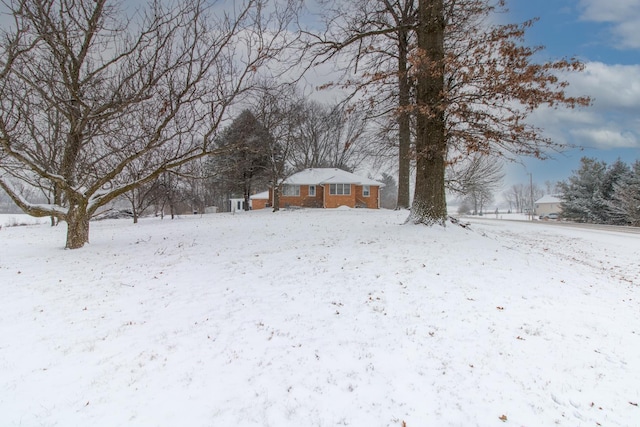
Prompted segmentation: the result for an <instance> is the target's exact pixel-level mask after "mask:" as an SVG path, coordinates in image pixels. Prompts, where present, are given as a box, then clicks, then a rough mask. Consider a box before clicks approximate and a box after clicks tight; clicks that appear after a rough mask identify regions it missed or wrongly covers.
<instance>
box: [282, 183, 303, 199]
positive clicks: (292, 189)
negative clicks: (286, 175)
mask: <svg viewBox="0 0 640 427" xmlns="http://www.w3.org/2000/svg"><path fill="white" fill-rule="evenodd" d="M282 195H283V196H298V197H299V196H300V186H299V185H285V186H284V187H282Z"/></svg>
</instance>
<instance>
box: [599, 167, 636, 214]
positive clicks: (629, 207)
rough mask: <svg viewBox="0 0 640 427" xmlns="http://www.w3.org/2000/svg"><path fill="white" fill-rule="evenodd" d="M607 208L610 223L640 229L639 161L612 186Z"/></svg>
mask: <svg viewBox="0 0 640 427" xmlns="http://www.w3.org/2000/svg"><path fill="white" fill-rule="evenodd" d="M607 206H608V211H609V218H610V221H611V223H613V224H620V225H632V226H634V227H640V160H636V161H635V163H634V164H633V166H632V167H631V168H630V169H629V171H628V173H627V174H624V175H623V176H621V178H620V179H619V180H618V181H616V182H615V183H614V184H613V193H612V195H611V199H610V200H609V201H608V204H607Z"/></svg>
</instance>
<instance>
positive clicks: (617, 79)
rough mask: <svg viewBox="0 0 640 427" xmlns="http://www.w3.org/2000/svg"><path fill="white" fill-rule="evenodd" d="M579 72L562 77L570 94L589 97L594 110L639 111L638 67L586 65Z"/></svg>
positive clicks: (639, 67)
mask: <svg viewBox="0 0 640 427" xmlns="http://www.w3.org/2000/svg"><path fill="white" fill-rule="evenodd" d="M585 65H586V68H585V71H584V72H582V73H570V74H565V75H563V76H562V77H563V78H564V79H566V80H567V81H569V83H570V85H569V89H568V92H569V93H571V94H572V95H588V96H591V97H592V98H593V99H594V105H593V107H592V108H594V109H596V110H610V109H628V110H629V109H630V110H636V111H638V112H640V65H609V64H603V63H601V62H588V63H586V64H585Z"/></svg>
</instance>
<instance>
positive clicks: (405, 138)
mask: <svg viewBox="0 0 640 427" xmlns="http://www.w3.org/2000/svg"><path fill="white" fill-rule="evenodd" d="M398 40H399V41H398V89H399V107H400V111H399V112H398V198H397V202H396V209H408V208H409V207H410V206H411V205H410V189H409V184H410V181H411V158H410V148H411V127H410V117H409V111H408V109H409V106H410V103H411V96H410V85H409V76H408V74H407V62H408V56H409V36H408V34H407V31H400V32H399V34H398Z"/></svg>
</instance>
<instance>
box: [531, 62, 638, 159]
mask: <svg viewBox="0 0 640 427" xmlns="http://www.w3.org/2000/svg"><path fill="white" fill-rule="evenodd" d="M585 65H586V68H585V71H584V72H582V73H566V74H564V75H562V76H561V77H562V79H563V80H566V81H568V82H569V88H568V89H567V92H568V93H569V94H570V95H575V96H578V95H588V96H591V97H592V98H593V100H594V102H593V105H592V106H591V107H587V108H578V109H575V110H571V109H557V110H554V109H550V108H540V109H538V110H536V111H535V112H534V113H533V114H532V115H531V116H530V120H531V123H533V124H534V125H536V126H538V127H540V128H542V129H544V131H545V135H546V136H548V137H549V138H551V139H552V140H554V141H555V142H557V143H568V144H572V145H577V146H582V147H589V148H597V149H605V150H610V149H617V148H640V65H607V64H603V63H600V62H589V63H587V64H585Z"/></svg>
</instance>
